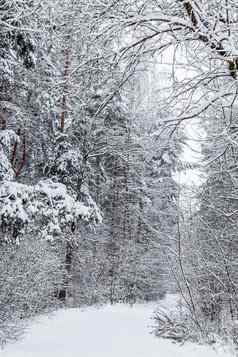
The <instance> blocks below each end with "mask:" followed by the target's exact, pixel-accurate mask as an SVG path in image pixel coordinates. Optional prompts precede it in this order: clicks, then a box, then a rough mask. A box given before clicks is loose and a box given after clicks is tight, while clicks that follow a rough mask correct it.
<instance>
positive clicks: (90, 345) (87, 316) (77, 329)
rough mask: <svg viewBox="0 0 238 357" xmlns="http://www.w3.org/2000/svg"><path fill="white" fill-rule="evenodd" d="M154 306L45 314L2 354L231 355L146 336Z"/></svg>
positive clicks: (97, 356) (28, 356)
mask: <svg viewBox="0 0 238 357" xmlns="http://www.w3.org/2000/svg"><path fill="white" fill-rule="evenodd" d="M154 308H155V306H151V305H148V306H145V305H137V306H135V307H133V308H130V307H128V306H124V305H115V306H107V307H104V308H101V309H96V308H87V309H84V310H79V309H69V310H64V311H59V312H57V313H56V314H55V315H54V316H51V317H50V318H47V317H43V318H41V319H40V320H39V321H38V322H37V323H35V324H34V325H33V326H32V327H31V329H29V331H28V333H27V335H26V338H25V339H24V340H22V341H20V342H18V343H17V344H13V345H9V346H7V347H6V348H5V349H4V350H3V351H2V352H0V356H1V357H218V356H221V357H230V356H232V354H228V353H225V352H224V351H221V352H220V353H219V354H217V353H216V352H215V351H214V350H213V349H212V348H210V347H203V346H196V345H192V344H185V345H184V346H182V347H181V346H178V345H176V344H173V343H171V342H169V341H166V340H162V339H158V338H156V337H154V336H153V335H152V334H150V330H151V328H150V326H151V325H152V324H153V321H152V320H151V316H152V315H153V310H154Z"/></svg>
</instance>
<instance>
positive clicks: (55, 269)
mask: <svg viewBox="0 0 238 357" xmlns="http://www.w3.org/2000/svg"><path fill="white" fill-rule="evenodd" d="M62 279H63V273H62V266H61V261H60V259H59V258H58V257H57V256H56V255H55V252H54V251H53V248H51V247H50V246H49V244H48V243H47V242H46V241H44V240H35V237H32V236H26V237H25V239H24V240H23V241H22V242H21V244H20V245H4V246H2V247H1V251H0V285H1V289H0V344H3V343H4V342H6V341H8V340H12V339H15V338H17V337H18V336H19V334H20V333H21V332H22V331H23V327H24V325H23V321H25V319H26V318H30V317H33V316H34V315H36V314H38V313H42V312H45V311H49V310H50V309H52V308H55V307H56V305H57V300H56V297H55V294H54V292H55V290H56V289H57V287H58V286H60V285H61V283H62ZM24 324H25V323H24Z"/></svg>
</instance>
